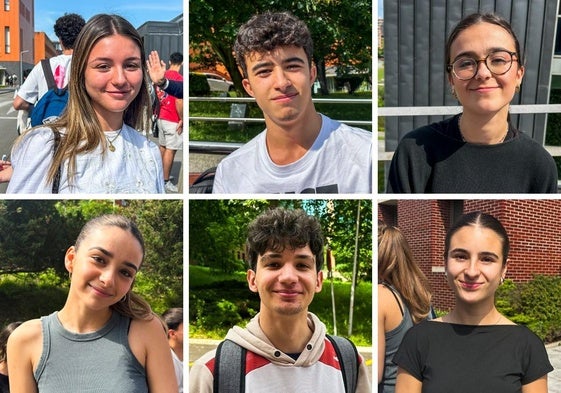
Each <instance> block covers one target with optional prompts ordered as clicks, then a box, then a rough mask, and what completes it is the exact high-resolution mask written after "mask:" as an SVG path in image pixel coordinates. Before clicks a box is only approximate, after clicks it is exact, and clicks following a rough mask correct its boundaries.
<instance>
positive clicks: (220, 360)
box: [213, 334, 358, 393]
mask: <svg viewBox="0 0 561 393" xmlns="http://www.w3.org/2000/svg"><path fill="white" fill-rule="evenodd" d="M325 337H327V339H328V340H329V341H331V343H332V344H333V348H334V349H335V353H336V354H337V359H339V364H340V365H341V373H342V374H343V383H344V384H345V392H347V393H355V391H356V386H357V383H358V351H357V349H356V347H355V345H354V344H353V342H352V341H351V340H349V339H347V338H344V337H339V336H331V335H329V334H326V335H325ZM246 353H247V349H245V348H243V347H242V346H240V345H238V344H236V343H235V342H233V341H231V340H228V339H226V340H224V341H222V342H221V343H220V344H218V348H216V354H215V356H214V374H213V378H214V381H213V383H214V386H213V392H214V393H243V392H245V355H246Z"/></svg>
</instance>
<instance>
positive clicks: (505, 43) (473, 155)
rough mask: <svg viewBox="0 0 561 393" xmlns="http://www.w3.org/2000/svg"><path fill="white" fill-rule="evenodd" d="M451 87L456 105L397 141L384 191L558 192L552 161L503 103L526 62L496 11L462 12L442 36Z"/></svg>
mask: <svg viewBox="0 0 561 393" xmlns="http://www.w3.org/2000/svg"><path fill="white" fill-rule="evenodd" d="M445 53H446V70H447V72H448V81H449V82H450V88H451V93H452V95H454V97H456V98H457V99H458V101H459V103H460V104H461V106H462V113H460V114H458V115H456V116H454V117H452V118H449V119H446V120H443V121H441V122H438V123H433V124H431V125H428V126H424V127H421V128H418V129H416V130H414V131H412V132H410V133H408V134H407V135H405V137H404V138H403V139H402V140H401V141H400V142H399V145H398V147H397V149H396V151H395V153H394V156H393V158H392V161H391V165H390V173H389V178H388V192H389V193H556V192H557V167H556V165H555V161H554V160H553V158H552V157H551V155H550V154H549V153H548V152H547V150H545V149H544V147H543V146H542V145H541V144H540V143H538V142H537V141H535V140H533V139H532V138H530V137H529V136H527V135H526V134H525V133H524V132H522V131H521V130H517V129H516V128H515V127H514V125H513V124H512V123H511V121H510V114H509V107H510V102H511V101H512V99H513V97H514V95H515V93H516V92H517V91H519V90H520V85H521V83H522V79H523V77H524V73H525V70H526V67H525V62H524V56H523V54H522V51H521V49H520V43H519V41H518V38H517V37H516V35H515V34H514V31H513V29H512V27H511V26H510V24H509V23H508V22H507V21H506V20H504V19H503V18H501V17H500V16H498V15H494V14H472V15H469V16H467V17H466V18H464V19H462V20H461V21H460V22H459V23H458V25H457V26H456V27H455V28H454V30H453V31H452V33H451V34H450V36H449V37H448V41H447V43H446V52H445Z"/></svg>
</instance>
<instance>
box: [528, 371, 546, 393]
mask: <svg viewBox="0 0 561 393" xmlns="http://www.w3.org/2000/svg"><path fill="white" fill-rule="evenodd" d="M522 393H547V374H546V375H544V376H543V377H541V378H538V379H536V380H535V381H534V382H530V383H529V384H526V385H522Z"/></svg>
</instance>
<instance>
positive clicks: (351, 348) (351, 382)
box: [325, 334, 358, 393]
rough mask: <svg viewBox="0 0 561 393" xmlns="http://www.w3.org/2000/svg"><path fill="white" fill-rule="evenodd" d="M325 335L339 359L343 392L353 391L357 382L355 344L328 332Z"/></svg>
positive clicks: (353, 392) (351, 392) (350, 392)
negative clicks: (343, 385) (343, 386)
mask: <svg viewBox="0 0 561 393" xmlns="http://www.w3.org/2000/svg"><path fill="white" fill-rule="evenodd" d="M325 337H327V339H328V340H329V341H331V344H333V348H334V349H335V353H336V354H337V359H339V364H340V365H341V374H343V383H344V384H345V392H347V393H355V391H356V385H357V384H358V351H357V349H356V347H355V345H354V344H353V342H352V341H351V340H349V339H348V338H345V337H339V336H331V335H329V334H326V335H325Z"/></svg>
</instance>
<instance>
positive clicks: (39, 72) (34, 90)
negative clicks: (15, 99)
mask: <svg viewBox="0 0 561 393" xmlns="http://www.w3.org/2000/svg"><path fill="white" fill-rule="evenodd" d="M40 78H42V79H45V77H44V76H43V68H42V67H41V63H38V64H36V65H35V67H33V69H32V70H31V72H30V73H29V75H28V76H27V78H26V79H25V82H23V84H22V85H21V86H20V88H19V90H18V92H17V94H18V96H20V98H22V99H23V100H25V101H27V102H29V103H30V104H35V103H36V102H37V98H38V97H39V80H40Z"/></svg>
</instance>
